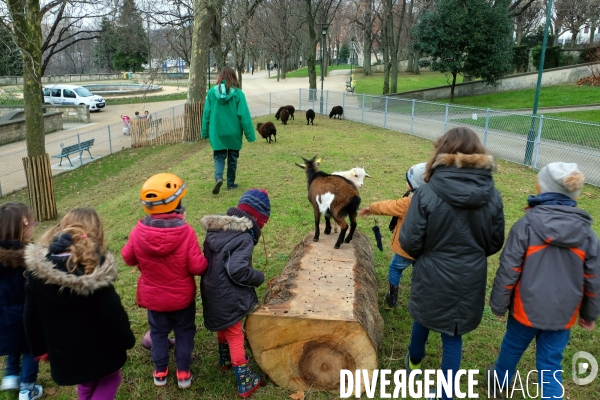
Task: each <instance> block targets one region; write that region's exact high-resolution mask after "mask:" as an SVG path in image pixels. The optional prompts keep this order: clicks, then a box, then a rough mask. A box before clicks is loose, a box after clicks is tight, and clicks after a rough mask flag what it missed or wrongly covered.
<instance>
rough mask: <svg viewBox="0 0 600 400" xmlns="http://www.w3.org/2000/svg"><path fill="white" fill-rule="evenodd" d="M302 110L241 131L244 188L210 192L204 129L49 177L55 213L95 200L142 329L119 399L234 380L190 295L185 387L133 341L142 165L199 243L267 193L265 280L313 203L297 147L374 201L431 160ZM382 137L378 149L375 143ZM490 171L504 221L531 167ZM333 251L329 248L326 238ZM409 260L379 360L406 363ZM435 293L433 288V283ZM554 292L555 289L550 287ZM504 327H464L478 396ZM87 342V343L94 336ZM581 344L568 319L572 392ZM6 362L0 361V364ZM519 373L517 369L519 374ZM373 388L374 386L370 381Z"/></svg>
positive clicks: (593, 191) (205, 391) (404, 142)
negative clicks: (252, 136) (267, 135)
mask: <svg viewBox="0 0 600 400" xmlns="http://www.w3.org/2000/svg"><path fill="white" fill-rule="evenodd" d="M269 120H273V117H272V116H265V117H260V118H257V119H256V121H254V122H255V123H256V122H264V121H269ZM303 120H304V119H303V118H301V117H299V118H298V120H297V121H296V122H295V121H291V122H288V125H286V126H283V125H281V124H279V123H276V126H277V130H278V135H277V136H278V138H277V139H278V140H277V143H274V144H267V143H266V142H265V141H263V140H262V139H259V140H258V141H257V142H256V143H251V144H248V143H245V144H244V148H243V149H242V151H241V157H240V159H239V167H238V183H239V184H240V189H238V190H236V191H231V192H229V191H223V192H222V193H221V194H219V195H218V196H214V195H212V194H211V193H210V191H211V189H212V187H213V184H214V181H213V158H212V151H211V149H210V147H209V146H208V143H207V142H206V141H201V142H198V143H194V144H180V145H172V146H164V147H154V148H145V149H131V150H124V151H121V152H119V153H116V154H113V155H112V156H108V157H104V158H101V159H99V160H97V161H94V162H92V163H90V164H87V165H85V166H83V167H81V168H78V169H76V170H74V171H71V172H68V173H64V174H62V175H60V176H58V177H56V178H55V180H54V185H55V189H56V198H57V203H58V210H59V214H60V215H61V216H62V215H64V214H65V213H66V212H68V211H69V210H71V209H73V208H75V207H81V206H89V207H94V208H96V210H98V212H99V214H100V216H101V217H102V218H103V221H104V227H105V237H106V240H107V242H108V246H109V248H110V249H111V251H113V252H114V253H115V254H117V259H118V260H119V263H120V266H119V272H120V274H119V278H118V280H117V281H116V289H117V291H118V293H119V294H120V296H121V299H122V302H123V304H124V307H125V309H126V310H127V312H128V313H129V316H130V320H131V326H132V329H133V331H134V333H135V335H136V337H137V339H138V343H137V344H136V346H135V347H134V348H133V349H132V350H131V351H129V358H128V362H127V364H126V365H125V367H124V369H123V383H122V384H121V387H120V390H119V393H118V396H117V399H144V400H146V399H169V400H171V399H211V400H212V399H234V398H236V386H235V378H234V376H233V373H231V372H229V373H220V372H218V371H217V368H216V366H217V364H218V351H217V341H216V335H215V334H214V333H212V332H209V331H207V330H206V329H205V328H204V326H203V323H202V307H201V304H200V301H198V311H197V318H196V322H197V326H198V333H197V335H196V346H195V350H194V354H193V356H194V362H193V365H192V369H193V374H194V381H193V382H192V387H191V388H190V389H187V390H185V391H182V390H179V389H178V388H177V385H176V383H175V382H174V380H175V379H174V371H175V364H174V363H173V360H171V364H170V370H171V371H173V372H172V373H171V374H170V376H169V383H168V385H167V386H166V387H164V388H156V387H155V386H154V385H153V382H152V369H153V366H152V361H151V357H150V353H149V352H148V351H146V350H144V349H143V348H142V347H141V346H140V345H139V341H140V340H141V338H142V336H143V334H144V332H145V331H146V330H147V329H148V323H147V318H146V311H145V310H143V309H140V308H138V307H137V306H136V304H135V289H136V283H137V279H138V277H139V273H138V272H137V270H136V269H135V268H130V267H127V266H125V265H124V264H123V262H122V260H121V259H120V255H119V253H120V250H121V248H122V247H123V246H124V244H125V242H126V241H127V237H128V235H129V232H130V231H131V229H132V228H133V226H134V225H135V223H136V221H137V220H138V219H140V218H142V217H143V211H142V208H141V206H140V203H139V197H138V196H139V191H140V188H141V186H142V183H143V182H144V180H145V179H147V178H148V177H149V176H151V175H153V174H155V173H159V172H167V171H168V172H172V173H175V174H177V175H179V176H181V177H182V178H183V179H184V180H185V182H186V184H187V186H188V195H187V197H186V199H185V200H184V204H185V206H186V208H187V210H188V216H187V220H188V222H189V223H190V224H191V225H192V226H193V227H194V229H195V230H196V232H197V234H198V236H199V241H200V243H202V241H203V238H204V231H203V230H202V228H201V226H200V219H201V218H202V217H203V216H204V215H207V214H212V213H224V212H225V211H226V210H227V208H228V207H232V206H235V205H236V204H237V201H238V199H239V197H240V196H241V194H242V193H243V191H244V190H246V189H249V188H252V187H265V188H266V189H267V190H268V191H269V195H270V198H271V205H272V211H271V218H270V220H269V223H268V224H267V225H266V226H265V229H264V235H265V239H266V247H267V251H266V254H265V252H264V251H263V246H262V244H259V246H257V247H256V251H255V253H254V257H253V261H254V264H255V267H256V268H263V267H264V265H265V257H268V261H269V263H268V267H267V268H266V269H265V273H266V275H267V276H266V278H267V279H266V280H267V281H268V280H269V279H271V278H273V277H274V276H276V275H278V274H279V273H280V271H281V270H282V268H283V267H284V265H285V263H286V261H287V259H288V257H289V255H290V253H291V251H292V249H293V248H294V246H295V245H296V244H297V243H298V242H299V241H300V240H301V239H302V238H303V237H304V236H305V235H306V234H307V233H308V232H310V231H311V230H312V228H313V222H312V221H313V218H312V208H311V206H310V204H309V203H308V201H307V199H306V178H305V174H304V172H303V171H301V170H300V169H299V168H298V167H297V166H295V165H294V163H295V162H299V161H300V156H304V157H312V156H313V155H315V154H319V155H320V156H323V157H324V158H323V163H322V165H321V167H322V169H323V170H324V171H335V170H343V169H349V168H351V167H353V166H356V165H360V166H364V167H365V169H366V170H367V172H368V173H369V174H370V175H371V176H373V179H369V180H367V182H365V187H364V188H362V189H361V197H362V205H363V206H366V205H368V204H369V203H370V202H373V201H378V200H385V199H396V198H398V197H400V196H402V194H403V193H404V191H405V184H404V172H405V170H406V169H407V168H408V167H409V166H411V165H413V164H415V163H417V162H421V161H425V160H427V158H428V156H429V155H430V153H431V150H432V145H431V142H429V141H426V140H423V139H420V138H416V137H413V136H409V135H405V134H402V133H399V132H394V131H391V130H384V129H380V128H376V127H373V126H368V125H362V124H359V123H354V122H349V121H346V120H341V121H338V120H330V119H328V118H319V119H317V120H316V121H315V126H306V125H305V124H304V123H303V122H302V121H303ZM382 149H386V150H385V151H382ZM498 163H499V166H498V172H497V173H496V174H495V181H496V187H497V188H498V189H499V190H500V192H501V194H502V197H503V202H504V207H505V217H506V232H507V234H508V231H509V229H510V227H511V226H512V225H513V224H514V222H515V221H516V220H517V219H518V218H520V217H521V216H523V209H524V207H525V206H526V198H527V196H528V195H529V194H533V193H534V190H535V189H534V182H535V173H534V172H533V171H531V170H529V169H528V168H525V167H521V166H518V165H515V164H511V163H509V162H505V161H502V160H499V162H498ZM26 199H27V193H26V191H20V192H16V193H14V194H11V195H8V196H6V197H4V198H2V201H3V202H4V201H9V200H10V201H26ZM599 200H600V189H599V188H596V187H591V186H586V187H585V188H584V189H583V191H582V194H581V199H580V202H579V206H580V207H581V208H583V209H585V210H587V211H588V212H589V213H590V214H591V215H592V216H593V217H595V223H594V229H595V230H596V232H600V223H599V222H598V221H599V220H600V218H598V216H600V201H599ZM377 222H378V223H379V225H380V226H381V227H382V228H381V231H382V233H383V235H384V239H383V243H384V251H383V252H380V251H377V250H375V260H374V261H375V268H376V273H377V279H378V287H379V302H380V303H379V304H380V306H382V304H383V298H384V295H385V293H386V291H387V288H388V283H387V272H388V265H389V262H390V260H391V258H392V255H393V252H392V251H391V249H390V240H391V236H390V235H391V234H390V232H389V231H388V230H387V229H385V228H386V227H387V224H388V222H389V218H388V217H377ZM373 224H374V218H373V217H369V218H361V219H359V222H358V229H359V230H360V231H362V232H364V233H365V234H366V235H367V236H368V237H369V238H370V239H371V241H372V245H373V248H374V249H375V248H376V247H375V240H374V237H373V234H372V231H371V228H372V227H373ZM50 226H51V224H50V223H49V222H44V223H41V224H40V226H39V227H38V228H37V232H36V237H39V236H40V235H41V234H42V233H43V232H44V231H45V230H46V229H47V228H49V227H50ZM332 252H334V249H332ZM497 267H498V255H494V256H492V257H490V259H489V274H488V296H489V293H490V291H491V283H492V281H493V278H494V275H495V271H496V269H497ZM411 272H412V270H411V269H410V268H408V269H407V270H406V271H405V273H404V277H403V278H402V283H401V290H400V295H399V306H398V308H396V309H395V310H392V311H385V310H383V309H382V308H380V312H381V314H382V316H383V318H384V321H385V333H384V341H383V344H382V347H381V349H380V351H379V363H380V368H385V369H391V370H398V369H403V368H404V364H403V358H404V356H405V354H406V351H407V346H408V344H409V338H410V332H411V325H412V319H411V317H410V315H409V313H408V311H407V309H406V305H407V301H408V296H409V292H410V279H411ZM265 286H266V285H263V286H262V287H261V288H260V289H259V290H258V296H259V299H262V298H263V296H264V293H265ZM432 296H435V293H432ZM549 296H551V294H549ZM504 332H505V326H504V323H503V322H501V321H499V320H498V319H497V318H496V317H495V316H494V315H493V314H492V313H491V311H490V308H489V306H487V305H486V307H485V312H484V315H483V320H482V323H481V325H480V327H479V328H478V329H477V330H476V331H474V332H471V333H469V334H467V335H465V336H464V345H463V362H462V368H465V369H479V370H480V373H481V375H479V377H480V378H481V380H480V387H479V388H478V389H477V390H478V393H479V395H480V398H486V396H485V395H484V393H485V384H484V382H483V371H484V369H485V368H486V367H487V366H488V364H490V363H491V362H493V361H494V359H495V357H496V356H497V353H498V350H499V347H500V343H501V340H502V337H503V334H504ZM90 345H91V346H93V343H90ZM582 350H583V351H587V352H589V353H591V354H593V355H595V356H596V357H598V356H600V342H599V341H598V331H597V330H596V332H594V333H590V332H587V331H584V330H583V329H581V328H579V327H575V328H573V330H572V333H571V339H570V342H569V345H568V346H567V349H566V351H565V358H564V363H563V367H564V370H565V372H564V375H563V376H564V385H565V388H566V396H565V398H568V399H570V400H587V399H593V398H596V397H597V385H596V386H595V385H593V384H592V385H588V386H575V385H574V383H573V381H572V379H571V359H572V357H573V354H574V353H575V352H577V351H582ZM534 353H535V348H534V346H533V345H532V346H530V349H529V350H528V351H527V352H526V353H525V355H524V358H523V360H522V361H521V363H520V365H519V369H520V371H521V376H523V377H524V376H525V375H526V374H527V371H529V370H533V369H535V360H534ZM440 358H441V341H440V337H439V335H438V334H432V335H431V336H430V338H429V344H428V346H427V357H426V358H425V362H424V367H425V368H439V365H440ZM1 367H3V365H2V364H1V362H0V368H1ZM523 379H525V378H523ZM38 382H39V383H40V384H41V385H42V386H43V387H44V392H45V393H47V395H45V397H44V398H46V396H51V398H52V399H56V400H67V399H69V400H71V399H74V398H75V397H76V390H75V388H74V387H58V386H56V385H55V384H54V383H53V382H52V380H51V377H50V372H49V366H48V364H42V365H41V372H40V376H39V379H38ZM377 393H378V392H377ZM290 394H292V392H290V391H287V390H284V389H280V388H277V387H275V386H274V385H273V384H272V383H269V384H268V385H267V386H266V387H264V388H261V389H259V390H258V391H257V392H256V393H255V394H253V395H252V398H253V399H256V400H262V399H264V400H267V399H268V400H271V399H273V400H275V399H284V398H288V396H289V395H290ZM335 398H339V392H338V393H333V394H330V393H315V392H312V391H311V392H309V393H307V395H306V399H335ZM0 399H2V400H5V399H9V400H15V399H17V394H16V393H6V392H0Z"/></svg>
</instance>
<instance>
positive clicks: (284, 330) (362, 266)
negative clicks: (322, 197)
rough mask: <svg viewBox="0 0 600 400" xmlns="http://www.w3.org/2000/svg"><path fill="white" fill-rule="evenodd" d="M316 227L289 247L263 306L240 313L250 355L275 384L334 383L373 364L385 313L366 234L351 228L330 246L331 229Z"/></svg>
mask: <svg viewBox="0 0 600 400" xmlns="http://www.w3.org/2000/svg"><path fill="white" fill-rule="evenodd" d="M313 235H314V233H310V234H308V235H306V236H305V237H304V239H303V240H302V242H301V243H299V244H298V245H297V246H296V248H295V249H294V250H293V252H292V254H291V255H290V258H289V260H288V262H287V264H286V266H285V268H284V269H283V271H282V273H281V275H280V276H278V277H276V278H273V279H272V280H271V281H270V282H269V284H268V287H267V292H266V294H265V300H264V304H263V305H262V306H261V307H259V308H258V309H257V310H256V311H255V312H254V313H252V314H250V315H249V316H248V318H247V319H246V337H247V338H248V342H249V345H250V349H251V350H252V354H253V356H254V359H255V360H256V362H257V363H258V365H259V366H260V368H261V369H262V370H263V372H265V373H266V374H267V375H268V376H269V378H271V380H272V381H273V382H274V383H275V384H276V385H278V386H280V387H283V388H287V389H290V390H304V391H307V390H310V389H311V388H312V390H315V389H316V390H332V391H333V390H335V391H338V392H339V388H340V370H341V369H348V370H351V371H355V370H357V369H366V370H369V371H372V370H373V369H377V368H379V367H378V359H377V350H378V348H379V345H380V343H381V340H382V336H383V319H382V318H381V315H380V314H379V310H378V307H377V280H376V276H375V266H374V256H373V250H372V248H371V244H370V243H369V240H368V239H367V238H366V237H365V235H363V234H362V233H360V232H356V233H355V236H354V238H353V239H352V241H351V242H350V244H344V245H343V246H342V247H341V248H340V249H334V248H333V244H334V243H335V240H336V239H337V237H336V235H322V236H321V238H320V240H319V241H318V242H313V241H312V238H313Z"/></svg>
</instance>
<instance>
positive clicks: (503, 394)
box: [485, 364, 510, 400]
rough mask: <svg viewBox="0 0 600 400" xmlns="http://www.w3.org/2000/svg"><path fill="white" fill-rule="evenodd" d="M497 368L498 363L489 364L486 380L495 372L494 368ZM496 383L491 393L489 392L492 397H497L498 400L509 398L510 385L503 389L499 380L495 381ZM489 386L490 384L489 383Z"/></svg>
mask: <svg viewBox="0 0 600 400" xmlns="http://www.w3.org/2000/svg"><path fill="white" fill-rule="evenodd" d="M495 369H496V364H492V365H489V366H488V367H487V369H486V372H485V380H486V382H487V380H488V378H489V376H490V374H492V373H493V372H494V370H495ZM494 385H495V386H496V387H495V388H492V389H491V393H490V394H489V395H490V396H491V397H490V398H491V399H497V400H504V399H507V398H509V397H508V387H510V385H507V387H506V389H505V390H504V391H503V390H502V389H501V388H500V387H499V386H498V384H497V382H495V381H494ZM488 387H489V385H488Z"/></svg>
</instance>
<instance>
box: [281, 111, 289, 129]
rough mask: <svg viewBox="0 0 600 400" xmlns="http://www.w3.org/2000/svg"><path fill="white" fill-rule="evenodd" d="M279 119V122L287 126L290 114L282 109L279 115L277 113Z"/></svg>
mask: <svg viewBox="0 0 600 400" xmlns="http://www.w3.org/2000/svg"><path fill="white" fill-rule="evenodd" d="M279 117H280V118H281V122H283V124H284V125H287V122H288V119H289V118H290V112H289V111H288V110H286V109H285V108H284V109H283V110H281V113H279Z"/></svg>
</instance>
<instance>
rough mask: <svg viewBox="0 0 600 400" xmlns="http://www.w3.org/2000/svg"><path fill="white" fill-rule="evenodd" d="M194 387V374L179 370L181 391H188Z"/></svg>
mask: <svg viewBox="0 0 600 400" xmlns="http://www.w3.org/2000/svg"><path fill="white" fill-rule="evenodd" d="M191 385H192V373H191V372H190V371H179V370H177V386H179V389H187V388H189V387H190V386H191Z"/></svg>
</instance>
